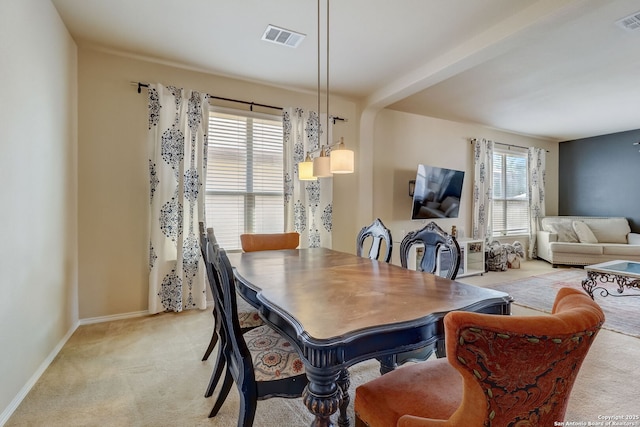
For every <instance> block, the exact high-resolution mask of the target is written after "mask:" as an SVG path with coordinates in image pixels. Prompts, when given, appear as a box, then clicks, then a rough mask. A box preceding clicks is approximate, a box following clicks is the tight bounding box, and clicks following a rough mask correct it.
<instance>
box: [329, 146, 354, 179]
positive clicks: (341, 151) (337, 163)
mask: <svg viewBox="0 0 640 427" xmlns="http://www.w3.org/2000/svg"><path fill="white" fill-rule="evenodd" d="M353 163H354V162H353V151H351V150H347V149H346V148H344V142H343V139H342V138H340V143H339V144H338V145H337V146H336V148H334V149H333V150H331V173H353V169H354V166H353Z"/></svg>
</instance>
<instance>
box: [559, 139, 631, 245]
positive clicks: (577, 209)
mask: <svg viewBox="0 0 640 427" xmlns="http://www.w3.org/2000/svg"><path fill="white" fill-rule="evenodd" d="M638 141H640V129H639V130H631V131H627V132H619V133H613V134H609V135H601V136H594V137H591V138H584V139H576V140H573V141H565V142H561V143H560V144H559V166H560V173H559V187H558V193H559V203H558V213H559V214H560V215H582V216H623V217H626V218H627V219H628V220H629V224H630V225H631V231H633V232H635V233H640V188H639V187H638V183H640V152H639V150H640V146H639V145H633V144H634V143H635V142H638Z"/></svg>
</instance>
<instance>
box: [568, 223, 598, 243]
mask: <svg viewBox="0 0 640 427" xmlns="http://www.w3.org/2000/svg"><path fill="white" fill-rule="evenodd" d="M573 230H574V231H575V232H576V234H577V235H578V240H580V243H598V239H597V238H596V236H595V235H594V234H593V231H591V228H589V226H588V225H587V224H585V223H584V222H582V221H573Z"/></svg>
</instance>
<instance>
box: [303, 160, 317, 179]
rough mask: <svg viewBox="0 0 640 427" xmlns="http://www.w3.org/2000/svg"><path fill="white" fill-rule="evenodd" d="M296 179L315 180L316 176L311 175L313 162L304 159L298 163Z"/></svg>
mask: <svg viewBox="0 0 640 427" xmlns="http://www.w3.org/2000/svg"><path fill="white" fill-rule="evenodd" d="M298 179H299V180H300V181H316V180H317V179H318V178H317V177H315V176H313V162H312V161H308V162H307V161H306V160H305V161H304V162H300V163H298Z"/></svg>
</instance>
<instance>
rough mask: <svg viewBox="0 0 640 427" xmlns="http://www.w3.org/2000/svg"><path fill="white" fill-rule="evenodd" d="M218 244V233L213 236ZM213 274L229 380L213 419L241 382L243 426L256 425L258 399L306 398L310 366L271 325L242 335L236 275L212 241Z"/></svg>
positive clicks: (208, 249) (209, 248) (240, 422)
mask: <svg viewBox="0 0 640 427" xmlns="http://www.w3.org/2000/svg"><path fill="white" fill-rule="evenodd" d="M207 237H208V240H210V241H213V240H214V237H213V231H212V230H211V231H210V232H209V230H208V233H207ZM206 254H207V257H206V260H207V261H206V262H207V264H208V265H209V266H208V271H211V272H212V276H213V279H214V280H210V281H209V284H210V286H211V287H212V291H213V293H214V300H215V303H216V309H217V311H216V312H217V313H219V323H220V325H221V327H220V328H219V331H220V334H221V339H220V342H221V348H222V361H223V363H224V366H225V377H224V381H223V383H222V386H221V389H220V393H219V395H218V397H217V399H216V402H215V404H214V406H213V409H212V410H211V413H210V414H209V417H214V416H215V415H216V414H217V413H218V411H219V410H220V408H221V407H222V405H223V403H224V401H225V399H226V397H227V396H228V394H229V391H230V389H231V385H232V384H233V383H234V382H235V384H236V387H237V389H238V393H239V397H240V413H239V417H238V427H250V426H251V425H253V420H254V417H255V411H256V406H257V401H258V400H263V399H268V398H271V397H284V398H296V397H300V396H302V392H303V390H304V388H305V387H306V385H307V377H306V374H305V370H304V364H303V362H302V360H300V357H299V354H298V352H297V349H296V348H295V346H294V345H293V344H292V343H291V342H289V341H288V340H287V339H286V338H284V336H282V335H281V334H279V333H278V332H277V331H275V330H274V329H272V328H270V327H269V326H267V325H263V326H259V327H257V328H254V329H252V330H250V331H248V332H244V333H243V331H242V329H241V328H240V322H239V320H238V316H237V296H236V291H235V282H234V278H233V270H232V267H231V264H230V263H229V259H228V258H227V255H226V253H225V251H224V249H221V248H219V247H217V245H214V244H212V243H210V242H207V245H206Z"/></svg>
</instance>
